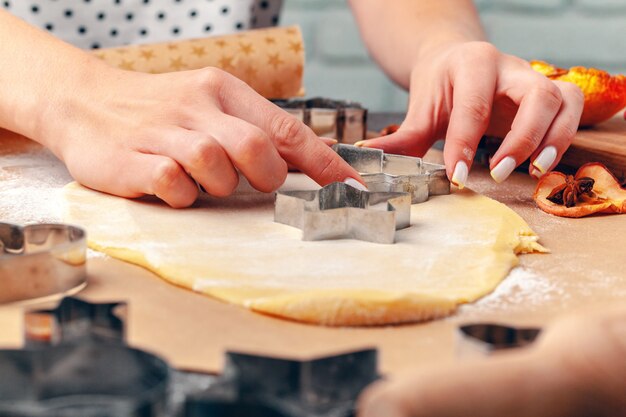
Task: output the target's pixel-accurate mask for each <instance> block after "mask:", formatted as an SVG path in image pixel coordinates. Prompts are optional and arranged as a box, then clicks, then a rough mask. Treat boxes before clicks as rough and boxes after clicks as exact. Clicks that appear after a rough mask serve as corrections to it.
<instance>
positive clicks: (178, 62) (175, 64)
mask: <svg viewBox="0 0 626 417" xmlns="http://www.w3.org/2000/svg"><path fill="white" fill-rule="evenodd" d="M185 66H186V64H185V63H184V62H183V58H182V57H176V58H171V59H170V68H172V69H173V70H175V71H180V70H181V69H183V68H184V67H185Z"/></svg>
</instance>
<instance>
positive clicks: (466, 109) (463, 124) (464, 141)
mask: <svg viewBox="0 0 626 417" xmlns="http://www.w3.org/2000/svg"><path fill="white" fill-rule="evenodd" d="M496 78H497V77H496V69H495V66H494V65H488V66H487V68H485V67H484V66H480V65H476V66H473V65H472V66H468V67H464V68H459V69H458V73H457V74H456V75H455V77H454V79H453V85H452V88H453V93H452V112H451V114H450V122H449V125H448V132H447V134H446V142H445V145H444V151H443V157H444V161H445V162H446V165H447V168H448V178H450V179H451V182H452V183H453V184H455V185H456V186H458V187H459V188H463V187H464V186H465V182H466V181H467V175H468V172H469V169H470V167H471V166H472V161H473V160H474V154H475V153H476V148H477V147H478V143H479V142H480V138H481V137H482V136H483V134H484V133H485V131H486V130H487V126H488V125H489V117H490V115H491V108H492V104H493V96H494V94H495V90H496Z"/></svg>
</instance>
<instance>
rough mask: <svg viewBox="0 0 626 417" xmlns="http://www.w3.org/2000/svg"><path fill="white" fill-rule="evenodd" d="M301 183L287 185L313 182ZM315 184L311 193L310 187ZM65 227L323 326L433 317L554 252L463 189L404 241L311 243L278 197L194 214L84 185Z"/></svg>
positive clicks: (136, 259)
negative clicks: (281, 220)
mask: <svg viewBox="0 0 626 417" xmlns="http://www.w3.org/2000/svg"><path fill="white" fill-rule="evenodd" d="M307 181H308V179H304V177H303V176H301V175H293V174H292V175H290V178H289V179H288V181H287V183H286V187H287V188H292V189H293V188H301V187H303V186H309V187H310V186H311V184H310V183H308V182H307ZM303 184H304V185H303ZM64 196H65V201H66V203H67V206H66V219H65V220H66V221H68V222H71V223H74V224H78V225H81V226H83V227H85V228H86V229H87V232H88V240H89V246H90V247H91V248H93V249H96V250H99V251H102V252H104V253H107V254H109V255H111V256H113V257H116V258H119V259H122V260H125V261H128V262H132V263H135V264H138V265H141V266H143V267H145V268H147V269H149V270H151V271H153V272H155V273H156V274H157V275H159V276H160V277H162V278H164V279H165V280H167V281H169V282H171V283H173V284H176V285H179V286H182V287H186V288H189V289H192V290H194V291H197V292H201V293H203V294H206V295H209V296H212V297H215V298H217V299H219V300H222V301H226V302H229V303H234V304H238V305H240V306H244V307H246V308H249V309H251V310H254V311H257V312H260V313H264V314H270V315H273V316H278V317H282V318H287V319H292V320H296V321H302V322H307V323H316V324H324V325H354V326H361V325H379V324H391V323H404V322H414V321H422V320H429V319H434V318H438V317H443V316H446V315H449V314H451V313H452V312H454V310H455V309H456V307H457V306H458V305H459V304H462V303H468V302H472V301H474V300H476V299H478V298H480V297H482V296H484V295H485V294H488V293H490V292H491V291H493V289H494V288H495V287H496V286H497V285H498V283H499V282H500V281H501V280H502V279H504V278H505V277H506V276H507V274H508V273H509V271H510V270H511V268H513V267H514V266H515V265H516V264H517V263H518V259H517V254H518V253H529V252H541V251H545V250H544V249H543V248H542V247H541V245H539V244H538V243H537V239H538V238H537V236H536V235H535V233H534V232H533V231H532V230H531V229H530V227H529V226H528V225H527V224H526V222H525V221H524V220H523V219H522V218H521V217H519V216H518V215H517V214H516V213H515V212H513V211H512V210H511V209H509V208H508V207H506V206H505V205H503V204H501V203H499V202H497V201H495V200H492V199H489V198H487V197H484V196H481V195H478V194H475V193H472V192H471V191H463V192H457V193H453V194H451V195H446V196H437V197H433V198H432V199H431V200H430V201H428V202H426V203H423V204H416V205H413V207H412V209H411V224H412V226H411V227H409V228H408V229H405V230H400V231H398V232H397V235H396V236H397V242H396V243H395V244H393V245H382V244H376V243H370V242H362V241H357V240H332V241H317V242H305V241H301V240H300V233H301V232H300V230H298V229H296V228H292V227H289V226H286V225H282V224H278V223H275V222H274V221H273V197H271V196H263V195H261V194H259V195H256V196H255V195H252V194H250V195H247V196H246V195H244V196H236V197H232V198H229V199H222V200H219V199H212V198H208V197H203V198H202V199H200V200H199V201H198V202H196V204H195V205H194V206H193V207H191V208H188V209H172V208H169V207H167V206H166V205H165V204H163V203H161V202H159V201H157V200H156V199H143V200H127V199H124V198H119V197H114V196H110V195H107V194H102V193H98V192H96V191H92V190H89V189H86V188H83V187H81V186H80V185H78V184H76V183H73V184H70V185H68V186H67V187H66V188H65V190H64Z"/></svg>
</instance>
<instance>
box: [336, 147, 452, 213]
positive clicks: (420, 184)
mask: <svg viewBox="0 0 626 417" xmlns="http://www.w3.org/2000/svg"><path fill="white" fill-rule="evenodd" d="M333 149H334V150H335V152H337V153H338V154H339V156H341V158H343V160H345V161H346V162H347V163H348V164H350V166H352V168H354V169H356V170H357V171H358V172H359V173H360V174H361V176H362V177H363V179H364V180H365V182H366V183H367V186H368V188H369V190H370V191H385V192H406V193H409V194H411V203H412V204H416V203H423V202H424V201H426V200H428V198H429V197H430V196H431V195H443V194H450V181H448V178H447V176H446V168H445V167H444V166H443V165H440V164H432V163H429V162H425V161H424V160H423V159H422V158H416V157H412V156H404V155H394V154H388V153H384V152H383V151H382V150H380V149H371V148H360V147H356V146H352V145H345V144H341V143H339V144H336V145H333Z"/></svg>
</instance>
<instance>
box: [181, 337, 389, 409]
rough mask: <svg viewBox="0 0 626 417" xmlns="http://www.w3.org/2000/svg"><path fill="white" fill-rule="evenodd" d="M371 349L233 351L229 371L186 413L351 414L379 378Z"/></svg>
mask: <svg viewBox="0 0 626 417" xmlns="http://www.w3.org/2000/svg"><path fill="white" fill-rule="evenodd" d="M379 378H380V376H379V374H378V371H377V352H376V350H374V349H366V350H362V351H355V352H350V353H345V354H342V355H335V356H328V357H322V358H318V359H313V360H307V361H297V360H288V359H280V358H272V357H266V356H257V355H248V354H243V353H235V352H227V354H226V365H225V369H224V373H223V375H222V376H221V377H220V378H219V379H218V380H217V382H216V383H215V384H214V385H212V386H211V387H209V388H208V389H207V390H206V391H204V392H201V393H198V394H194V395H191V396H189V397H188V398H187V400H186V402H185V410H184V411H185V412H184V417H204V416H246V417H296V416H298V417H349V416H354V415H356V407H355V404H356V400H357V398H358V396H359V394H360V393H361V392H362V391H363V389H364V388H365V387H366V386H368V385H369V384H371V383H372V382H374V381H376V380H377V379H379Z"/></svg>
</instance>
